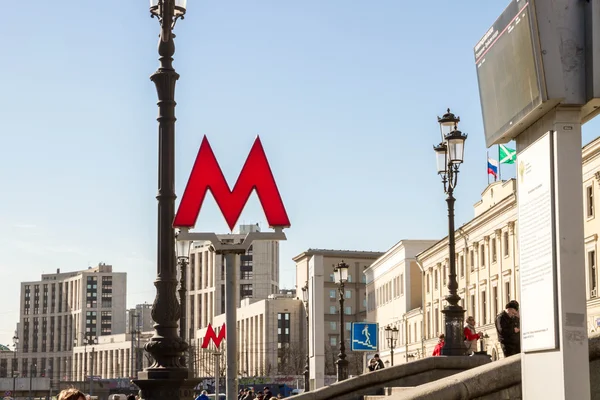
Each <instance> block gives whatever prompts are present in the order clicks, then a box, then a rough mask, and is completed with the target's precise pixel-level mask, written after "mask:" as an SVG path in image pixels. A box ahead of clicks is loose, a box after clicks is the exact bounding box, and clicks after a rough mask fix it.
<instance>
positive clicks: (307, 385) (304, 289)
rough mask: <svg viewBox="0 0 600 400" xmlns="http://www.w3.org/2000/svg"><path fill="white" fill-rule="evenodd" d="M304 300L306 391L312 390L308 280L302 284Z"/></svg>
mask: <svg viewBox="0 0 600 400" xmlns="http://www.w3.org/2000/svg"><path fill="white" fill-rule="evenodd" d="M302 300H303V301H304V310H305V311H306V365H305V366H304V391H305V392H308V391H309V390H310V363H309V361H310V358H309V356H308V349H309V347H310V344H309V340H308V330H309V329H310V327H309V324H308V281H307V282H306V283H305V284H304V286H302Z"/></svg>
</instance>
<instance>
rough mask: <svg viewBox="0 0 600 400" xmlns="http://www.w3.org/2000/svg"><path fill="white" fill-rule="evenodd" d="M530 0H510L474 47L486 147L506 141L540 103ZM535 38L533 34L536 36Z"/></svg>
mask: <svg viewBox="0 0 600 400" xmlns="http://www.w3.org/2000/svg"><path fill="white" fill-rule="evenodd" d="M532 7H533V6H532V5H531V1H530V0H513V1H511V3H510V5H509V6H508V7H507V8H506V9H505V10H504V12H503V13H502V15H501V16H500V17H499V18H498V19H497V20H496V22H495V23H494V25H493V26H492V27H491V28H490V29H489V30H488V31H487V32H486V34H485V35H484V36H483V37H482V38H481V40H480V41H479V42H478V43H477V45H476V46H475V49H474V50H475V63H476V67H477V80H478V82H479V97H480V100H481V109H482V114H483V125H484V129H485V138H486V144H487V146H488V147H489V146H491V145H493V144H496V143H502V142H507V141H509V140H510V139H511V138H512V137H514V135H515V134H518V133H520V132H512V133H511V131H516V130H517V129H519V128H518V125H519V122H520V121H521V120H522V119H523V118H524V117H525V116H526V115H527V114H528V113H530V112H531V111H532V110H534V109H535V108H536V107H538V106H539V105H540V104H541V103H542V97H543V96H542V90H541V84H540V79H539V76H540V74H539V67H540V66H539V65H538V62H537V61H536V60H537V57H536V55H535V50H534V46H533V33H532V32H534V30H533V29H532V26H533V22H532V16H531V13H532V10H531V9H532ZM536 37H537V35H536Z"/></svg>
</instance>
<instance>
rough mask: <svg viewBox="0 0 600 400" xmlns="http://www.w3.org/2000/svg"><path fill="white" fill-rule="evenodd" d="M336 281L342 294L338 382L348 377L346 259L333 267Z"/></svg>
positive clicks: (340, 294)
mask: <svg viewBox="0 0 600 400" xmlns="http://www.w3.org/2000/svg"><path fill="white" fill-rule="evenodd" d="M333 273H334V275H335V281H336V282H337V284H338V291H339V296H340V354H338V360H337V362H336V364H337V367H338V368H337V380H338V382H340V381H343V380H346V379H348V360H346V343H345V339H344V331H345V326H344V284H345V283H346V282H347V281H348V264H346V263H345V262H344V261H342V262H341V263H339V264H338V265H337V267H335V268H334V269H333Z"/></svg>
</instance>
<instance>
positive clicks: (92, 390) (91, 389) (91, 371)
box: [90, 347, 94, 396]
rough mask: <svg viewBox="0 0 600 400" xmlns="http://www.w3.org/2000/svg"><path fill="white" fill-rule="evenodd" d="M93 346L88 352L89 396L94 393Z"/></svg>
mask: <svg viewBox="0 0 600 400" xmlns="http://www.w3.org/2000/svg"><path fill="white" fill-rule="evenodd" d="M93 377H94V348H93V347H92V353H91V354H90V396H91V395H93V394H94V381H93V379H94V378H93Z"/></svg>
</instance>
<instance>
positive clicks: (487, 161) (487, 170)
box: [485, 151, 490, 186]
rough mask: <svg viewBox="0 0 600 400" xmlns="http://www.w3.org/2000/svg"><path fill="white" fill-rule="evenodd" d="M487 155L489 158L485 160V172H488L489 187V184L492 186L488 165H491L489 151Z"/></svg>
mask: <svg viewBox="0 0 600 400" xmlns="http://www.w3.org/2000/svg"><path fill="white" fill-rule="evenodd" d="M486 155H487V157H486V158H485V170H486V172H487V178H488V186H489V184H490V171H489V167H488V165H489V162H490V152H489V151H488V152H487V153H486Z"/></svg>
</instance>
